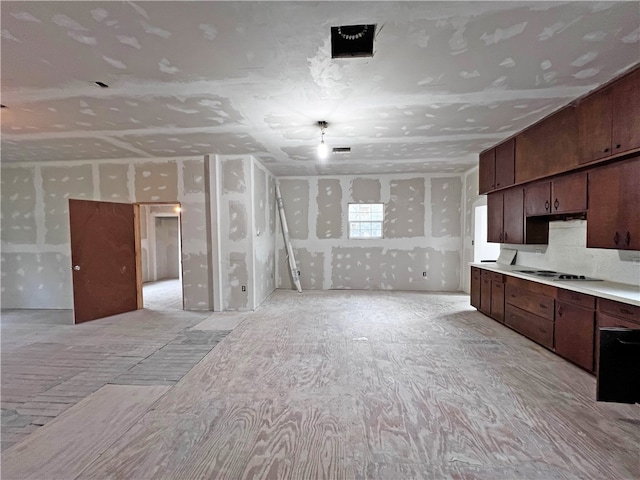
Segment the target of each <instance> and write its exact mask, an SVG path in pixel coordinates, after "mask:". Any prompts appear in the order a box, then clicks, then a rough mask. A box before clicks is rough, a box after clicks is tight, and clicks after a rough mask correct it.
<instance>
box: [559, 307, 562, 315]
mask: <svg viewBox="0 0 640 480" xmlns="http://www.w3.org/2000/svg"><path fill="white" fill-rule="evenodd" d="M558 315H559V316H560V317H561V316H562V307H558Z"/></svg>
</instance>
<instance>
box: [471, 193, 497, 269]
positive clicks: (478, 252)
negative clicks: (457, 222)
mask: <svg viewBox="0 0 640 480" xmlns="http://www.w3.org/2000/svg"><path fill="white" fill-rule="evenodd" d="M499 255H500V244H499V243H488V242H487V206H486V205H478V206H476V207H475V209H474V234H473V261H474V262H475V263H480V262H481V261H483V260H490V261H495V260H496V259H497V258H498V256H499Z"/></svg>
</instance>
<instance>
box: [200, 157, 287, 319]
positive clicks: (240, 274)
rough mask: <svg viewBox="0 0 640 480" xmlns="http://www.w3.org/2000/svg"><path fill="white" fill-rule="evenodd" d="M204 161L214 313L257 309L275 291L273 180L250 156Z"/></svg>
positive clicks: (212, 158)
mask: <svg viewBox="0 0 640 480" xmlns="http://www.w3.org/2000/svg"><path fill="white" fill-rule="evenodd" d="M205 161H206V162H207V169H206V172H207V175H208V184H209V185H210V187H209V191H210V197H209V204H210V210H211V222H210V228H211V235H210V237H211V246H212V250H213V252H212V255H211V259H212V265H213V267H212V273H213V277H214V278H213V285H214V299H215V302H214V304H215V309H216V310H239V311H244V310H255V309H256V308H257V307H258V306H259V305H260V304H261V303H262V302H263V301H264V300H265V299H266V298H267V296H268V295H270V294H271V292H272V291H273V290H274V289H275V278H274V277H275V223H274V215H275V211H274V210H275V209H274V201H273V198H274V197H275V192H274V191H273V190H274V185H275V184H274V178H273V176H272V175H271V173H269V172H268V171H267V170H266V169H265V168H264V167H263V166H262V165H261V164H260V163H259V162H258V161H257V160H255V158H253V157H252V156H250V155H216V156H208V157H207V158H206V159H205ZM243 287H244V291H243Z"/></svg>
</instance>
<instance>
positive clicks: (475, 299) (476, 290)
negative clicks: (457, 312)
mask: <svg viewBox="0 0 640 480" xmlns="http://www.w3.org/2000/svg"><path fill="white" fill-rule="evenodd" d="M481 275H482V272H481V270H480V269H479V268H477V267H471V306H472V307H476V308H477V309H478V310H479V309H480V288H481V286H480V282H481Z"/></svg>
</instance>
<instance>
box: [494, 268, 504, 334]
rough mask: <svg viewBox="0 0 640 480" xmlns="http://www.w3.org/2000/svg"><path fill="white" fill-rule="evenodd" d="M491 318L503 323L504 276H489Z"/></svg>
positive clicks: (495, 274)
mask: <svg viewBox="0 0 640 480" xmlns="http://www.w3.org/2000/svg"><path fill="white" fill-rule="evenodd" d="M491 318H493V319H494V320H497V321H499V322H501V323H504V276H503V275H502V274H500V273H492V274H491Z"/></svg>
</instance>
